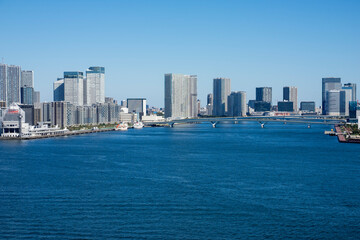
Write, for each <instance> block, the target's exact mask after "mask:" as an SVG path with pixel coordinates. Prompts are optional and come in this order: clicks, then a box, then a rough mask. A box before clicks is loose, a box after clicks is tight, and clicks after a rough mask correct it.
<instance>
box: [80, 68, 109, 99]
mask: <svg viewBox="0 0 360 240" xmlns="http://www.w3.org/2000/svg"><path fill="white" fill-rule="evenodd" d="M84 96H85V97H84V104H85V105H92V104H95V103H104V102H105V68H104V67H89V69H88V70H86V80H85V81H84Z"/></svg>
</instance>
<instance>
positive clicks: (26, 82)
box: [21, 71, 34, 88]
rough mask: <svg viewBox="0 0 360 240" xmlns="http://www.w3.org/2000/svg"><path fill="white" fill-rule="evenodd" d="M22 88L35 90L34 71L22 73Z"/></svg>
mask: <svg viewBox="0 0 360 240" xmlns="http://www.w3.org/2000/svg"><path fill="white" fill-rule="evenodd" d="M21 87H32V88H34V71H21Z"/></svg>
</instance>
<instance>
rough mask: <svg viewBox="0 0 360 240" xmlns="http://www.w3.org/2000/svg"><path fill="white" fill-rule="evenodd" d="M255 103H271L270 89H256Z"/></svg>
mask: <svg viewBox="0 0 360 240" xmlns="http://www.w3.org/2000/svg"><path fill="white" fill-rule="evenodd" d="M256 101H259V102H267V103H270V104H271V103H272V88H271V87H257V88H256Z"/></svg>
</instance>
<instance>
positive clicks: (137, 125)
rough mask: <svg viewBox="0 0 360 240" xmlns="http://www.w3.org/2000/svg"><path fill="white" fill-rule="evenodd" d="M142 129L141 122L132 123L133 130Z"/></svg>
mask: <svg viewBox="0 0 360 240" xmlns="http://www.w3.org/2000/svg"><path fill="white" fill-rule="evenodd" d="M143 127H144V124H143V123H142V122H136V123H134V128H135V129H141V128H143Z"/></svg>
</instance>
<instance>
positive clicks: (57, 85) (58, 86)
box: [53, 78, 64, 102]
mask: <svg viewBox="0 0 360 240" xmlns="http://www.w3.org/2000/svg"><path fill="white" fill-rule="evenodd" d="M53 86H54V88H53V89H54V102H59V101H64V79H63V78H58V79H57V81H56V82H54V84H53Z"/></svg>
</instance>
